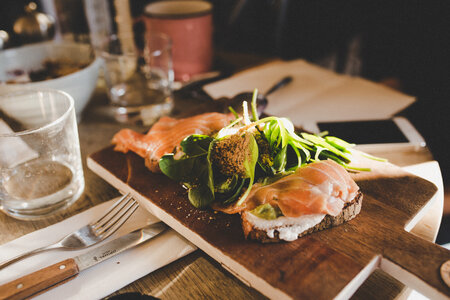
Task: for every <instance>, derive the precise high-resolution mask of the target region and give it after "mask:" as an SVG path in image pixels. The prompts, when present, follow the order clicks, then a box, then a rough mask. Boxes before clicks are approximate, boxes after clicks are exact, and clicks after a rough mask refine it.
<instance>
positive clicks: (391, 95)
mask: <svg viewBox="0 0 450 300" xmlns="http://www.w3.org/2000/svg"><path fill="white" fill-rule="evenodd" d="M287 75H290V76H292V77H293V81H292V82H291V83H289V84H288V85H286V86H284V87H283V88H281V89H279V90H277V91H275V92H274V93H273V94H271V95H269V96H268V97H267V98H268V100H269V105H268V106H267V109H266V110H265V112H266V113H267V114H270V115H275V116H281V117H288V118H289V119H291V121H292V122H294V124H295V125H297V126H301V125H302V124H303V123H306V122H311V121H346V120H366V119H381V118H389V117H391V116H393V115H394V114H396V113H397V112H399V111H401V110H403V109H404V108H406V107H408V106H409V105H411V104H412V103H413V102H414V101H415V98H414V97H411V96H409V95H405V94H403V93H400V92H398V91H396V90H393V89H391V88H388V87H386V86H383V85H381V84H377V83H374V82H371V81H368V80H365V79H362V78H356V77H350V76H346V75H340V74H337V73H335V72H333V71H330V70H327V69H324V68H321V67H319V66H316V65H313V64H311V63H308V62H306V61H304V60H301V59H298V60H293V61H275V62H271V63H267V64H264V65H262V66H257V67H255V68H252V69H248V70H244V71H242V72H240V73H237V74H235V75H234V76H232V77H230V78H227V79H224V80H221V81H218V82H214V83H211V84H208V85H205V86H204V87H203V89H204V90H205V92H206V93H208V94H209V95H210V96H211V97H212V98H214V99H218V98H221V97H227V98H231V97H233V96H234V95H237V94H239V93H241V92H246V91H247V92H248V91H253V89H254V88H257V89H258V91H259V92H261V93H265V92H266V91H267V90H268V89H269V88H270V87H271V86H272V85H273V84H275V83H276V82H278V81H279V80H280V79H281V78H283V77H284V76H287ZM249 101H251V99H249Z"/></svg>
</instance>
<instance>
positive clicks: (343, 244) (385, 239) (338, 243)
mask: <svg viewBox="0 0 450 300" xmlns="http://www.w3.org/2000/svg"><path fill="white" fill-rule="evenodd" d="M90 160H92V161H94V162H95V163H96V164H98V165H99V166H101V167H102V168H104V169H105V170H107V172H109V173H110V174H112V175H113V176H115V177H116V178H117V179H119V180H120V181H122V182H124V183H126V186H129V187H130V188H131V189H133V190H134V191H138V192H139V194H141V195H143V196H144V198H145V199H147V200H146V201H150V202H152V203H153V204H154V205H156V207H158V208H161V209H162V210H163V211H165V212H166V213H168V214H169V215H170V216H171V217H173V218H174V219H175V220H176V221H177V222H178V223H179V224H181V225H182V226H184V227H185V228H188V229H189V230H190V231H191V232H192V233H195V234H196V235H198V236H200V237H201V239H202V240H204V241H206V242H207V243H208V244H209V245H213V247H214V248H215V249H217V252H218V253H223V254H224V255H226V256H227V257H228V258H229V259H231V260H232V261H234V262H237V263H238V264H239V265H241V266H242V267H243V268H245V269H246V270H250V271H251V273H253V274H254V275H256V276H257V277H259V278H262V279H263V280H264V281H265V282H267V284H268V285H270V286H272V287H274V288H276V289H279V290H281V291H282V292H283V293H285V294H286V295H289V296H291V297H293V298H311V297H315V298H323V299H326V298H333V297H335V296H336V295H337V294H339V292H340V291H342V290H343V289H344V288H345V287H346V286H347V285H348V284H349V282H350V281H351V280H352V279H353V278H354V277H355V276H357V275H358V274H359V273H360V272H361V271H362V270H363V269H364V267H366V266H367V265H368V264H369V263H370V262H371V261H373V260H374V258H376V257H377V256H382V257H384V259H387V260H390V261H392V262H394V264H398V265H400V266H401V267H402V268H404V269H405V270H406V271H407V272H410V273H413V274H416V276H418V277H419V278H420V279H421V280H424V281H426V282H427V283H428V284H429V285H431V286H432V287H433V288H435V289H437V290H439V291H440V292H441V293H442V294H444V295H450V294H449V291H448V290H447V287H446V286H445V285H444V284H443V282H442V280H441V279H440V278H439V274H438V272H437V271H436V268H437V267H438V266H440V264H441V263H442V262H444V261H446V260H448V259H450V255H449V252H448V251H447V250H445V249H443V248H440V247H438V246H436V245H434V244H432V243H429V242H425V241H423V240H421V239H419V238H417V237H414V236H412V235H411V234H409V233H407V232H405V231H404V229H403V228H404V226H405V225H406V224H407V223H408V222H409V221H410V220H411V219H412V218H413V217H414V216H415V215H416V214H417V212H418V211H420V210H421V209H422V208H423V207H424V206H425V205H426V204H427V203H428V201H429V200H430V199H431V198H432V196H433V195H434V193H435V192H436V187H435V186H434V185H433V184H432V183H430V182H428V181H426V180H423V179H421V178H419V177H416V176H413V175H411V174H407V173H405V172H403V171H400V168H398V167H395V166H392V165H388V167H389V170H387V172H386V174H384V175H383V172H382V171H380V172H378V173H377V172H374V173H373V174H374V176H373V177H372V178H370V177H369V178H364V177H361V178H358V176H356V178H357V182H358V184H359V185H360V187H361V190H362V192H363V194H364V201H363V209H362V212H361V213H360V215H358V216H357V217H356V218H355V219H354V220H352V221H350V222H348V223H345V224H343V225H341V226H338V227H335V228H332V229H329V230H324V231H321V232H318V233H315V234H312V235H310V236H307V237H304V238H301V239H298V240H297V241H294V242H290V243H279V244H269V245H262V244H260V243H258V242H253V241H247V240H245V239H244V237H243V233H242V230H241V224H240V217H239V216H238V215H226V214H222V213H217V212H214V211H212V210H199V209H195V208H194V207H192V206H191V205H190V203H189V201H188V200H187V192H186V190H185V189H183V188H182V187H181V186H180V185H179V184H177V183H175V182H173V181H171V180H170V179H169V178H167V177H165V176H164V175H162V174H154V173H151V172H149V171H148V170H147V169H146V168H145V165H144V162H143V159H142V158H140V157H139V156H137V155H135V154H133V153H128V154H126V155H125V154H122V153H118V152H115V151H113V149H112V147H108V148H106V149H104V150H101V151H99V152H96V153H94V154H92V155H91V156H90ZM100 173H101V172H100ZM99 175H100V176H102V175H103V177H105V174H99ZM375 175H376V176H375ZM107 180H108V179H107ZM111 183H112V184H114V183H113V182H111ZM175 229H176V228H175ZM187 237H188V238H189V236H187ZM205 251H206V250H205ZM208 254H210V255H211V253H208ZM422 257H423V258H425V260H424V261H422V259H421V258H422ZM237 275H239V274H237ZM250 284H251V283H250Z"/></svg>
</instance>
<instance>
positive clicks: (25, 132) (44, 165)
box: [0, 90, 84, 219]
mask: <svg viewBox="0 0 450 300" xmlns="http://www.w3.org/2000/svg"><path fill="white" fill-rule="evenodd" d="M0 167H1V171H0V208H1V209H2V210H3V211H4V212H5V213H7V214H8V215H10V216H13V217H15V218H19V219H39V218H43V217H46V216H48V215H50V214H52V213H54V212H56V211H57V210H60V209H62V208H65V207H67V206H69V205H70V204H72V203H73V202H74V201H76V200H77V199H78V198H79V197H80V195H81V194H82V193H83V190H84V176H83V167H82V163H81V154H80V144H79V140H78V128H77V122H76V116H75V109H74V101H73V98H72V97H71V96H70V95H69V94H67V93H65V92H62V91H57V90H24V91H20V92H15V93H12V94H7V95H1V96H0Z"/></svg>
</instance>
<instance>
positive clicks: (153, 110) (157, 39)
mask: <svg viewBox="0 0 450 300" xmlns="http://www.w3.org/2000/svg"><path fill="white" fill-rule="evenodd" d="M136 41H141V43H138V42H136ZM171 51H172V44H171V40H170V38H169V37H168V36H167V35H164V34H161V33H156V32H145V33H144V34H143V35H140V36H135V35H133V34H126V35H120V34H119V35H112V36H111V37H109V38H108V39H107V40H106V41H105V43H103V45H102V49H101V50H100V51H99V54H100V57H102V58H103V63H104V78H105V83H106V88H107V93H108V96H109V98H110V102H111V104H112V107H113V110H114V115H115V118H116V120H117V121H119V122H130V123H133V122H136V121H141V122H142V123H144V124H151V123H153V122H154V121H156V120H157V119H158V118H159V117H161V116H162V115H166V114H168V113H170V112H171V110H172V108H173V97H172V84H173V68H172V53H171Z"/></svg>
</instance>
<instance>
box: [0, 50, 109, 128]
mask: <svg viewBox="0 0 450 300" xmlns="http://www.w3.org/2000/svg"><path fill="white" fill-rule="evenodd" d="M46 60H52V61H58V60H68V61H71V62H74V63H81V64H85V63H89V65H88V66H87V67H85V68H83V69H81V70H79V71H76V72H74V73H71V74H68V75H65V76H61V77H58V78H54V79H48V80H43V81H35V82H28V83H5V82H6V81H8V80H10V79H13V78H12V76H11V72H12V71H14V70H22V71H25V72H29V71H32V70H39V69H41V68H42V67H43V62H44V61H46ZM100 65H101V60H100V59H99V58H96V57H95V55H94V52H93V50H92V48H91V47H90V46H89V45H87V44H78V43H70V42H55V41H51V42H44V43H37V44H31V45H27V46H22V47H18V48H12V49H7V50H4V51H0V94H5V93H9V92H13V91H16V90H22V89H39V88H51V89H57V90H62V91H65V92H67V93H68V94H70V95H71V96H72V97H73V99H74V100H75V111H76V114H77V120H78V121H80V120H81V113H82V112H83V110H84V108H85V107H86V105H87V104H88V102H89V100H90V98H91V96H92V93H93V91H94V89H95V87H96V85H97V79H98V73H99V68H100Z"/></svg>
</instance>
